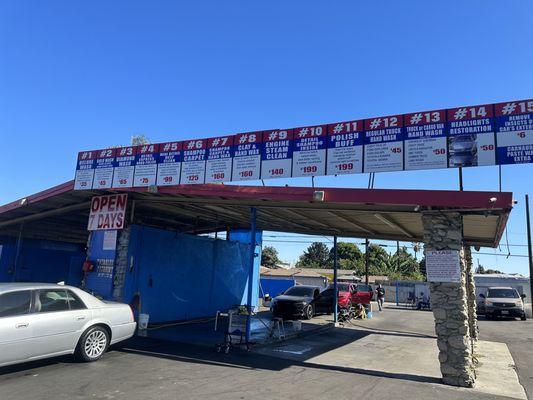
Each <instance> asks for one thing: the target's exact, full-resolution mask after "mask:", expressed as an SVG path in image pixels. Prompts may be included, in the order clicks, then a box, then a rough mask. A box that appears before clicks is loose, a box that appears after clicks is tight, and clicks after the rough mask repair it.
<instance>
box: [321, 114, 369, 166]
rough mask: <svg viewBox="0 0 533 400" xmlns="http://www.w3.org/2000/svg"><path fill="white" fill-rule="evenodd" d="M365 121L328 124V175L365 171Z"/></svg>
mask: <svg viewBox="0 0 533 400" xmlns="http://www.w3.org/2000/svg"><path fill="white" fill-rule="evenodd" d="M364 123H365V121H363V120H360V121H347V122H338V123H336V124H330V125H328V164H327V168H326V173H327V175H338V174H359V173H361V172H363V136H364V132H363V127H364Z"/></svg>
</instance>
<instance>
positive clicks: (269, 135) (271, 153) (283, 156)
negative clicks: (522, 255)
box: [261, 129, 293, 179]
mask: <svg viewBox="0 0 533 400" xmlns="http://www.w3.org/2000/svg"><path fill="white" fill-rule="evenodd" d="M292 137H293V130H292V129H282V130H272V131H265V132H263V150H262V151H261V179H270V178H290V177H291V173H292V150H293V149H292Z"/></svg>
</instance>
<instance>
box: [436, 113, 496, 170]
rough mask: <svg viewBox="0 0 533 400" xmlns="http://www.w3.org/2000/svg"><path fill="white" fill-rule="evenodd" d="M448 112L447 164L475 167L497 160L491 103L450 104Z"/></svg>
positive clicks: (490, 163) (491, 163)
mask: <svg viewBox="0 0 533 400" xmlns="http://www.w3.org/2000/svg"><path fill="white" fill-rule="evenodd" d="M447 114H448V125H449V133H448V154H449V156H448V165H449V166H450V167H475V166H481V165H494V164H496V146H495V143H494V141H495V133H494V131H495V128H494V118H493V117H494V113H493V106H492V104H485V105H482V106H473V107H459V108H452V109H449V110H448V111H447Z"/></svg>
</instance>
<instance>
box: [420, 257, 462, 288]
mask: <svg viewBox="0 0 533 400" xmlns="http://www.w3.org/2000/svg"><path fill="white" fill-rule="evenodd" d="M426 274H427V280H428V282H461V262H460V260H459V252H458V251H457V250H427V251H426Z"/></svg>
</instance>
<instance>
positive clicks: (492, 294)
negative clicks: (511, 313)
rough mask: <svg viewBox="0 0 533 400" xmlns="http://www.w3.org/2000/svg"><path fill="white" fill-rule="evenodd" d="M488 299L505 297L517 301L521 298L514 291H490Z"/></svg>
mask: <svg viewBox="0 0 533 400" xmlns="http://www.w3.org/2000/svg"><path fill="white" fill-rule="evenodd" d="M487 297H493V298H498V297H504V298H507V299H517V298H519V297H520V296H519V295H518V292H517V291H516V290H514V289H489V294H488V296H487Z"/></svg>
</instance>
